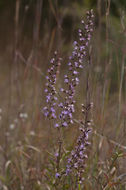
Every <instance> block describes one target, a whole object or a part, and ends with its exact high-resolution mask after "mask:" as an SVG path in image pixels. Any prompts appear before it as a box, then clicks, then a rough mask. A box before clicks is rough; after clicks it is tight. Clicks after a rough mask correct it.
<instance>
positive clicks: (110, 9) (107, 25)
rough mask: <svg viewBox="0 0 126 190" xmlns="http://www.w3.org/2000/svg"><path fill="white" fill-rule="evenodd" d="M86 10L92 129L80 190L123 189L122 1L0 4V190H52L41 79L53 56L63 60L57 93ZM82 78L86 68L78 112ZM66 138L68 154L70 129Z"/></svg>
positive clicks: (5, 0) (52, 143)
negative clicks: (91, 17) (91, 26)
mask: <svg viewBox="0 0 126 190" xmlns="http://www.w3.org/2000/svg"><path fill="white" fill-rule="evenodd" d="M89 9H93V10H94V13H95V30H94V34H93V40H92V43H91V44H92V45H91V49H92V65H91V77H90V89H91V100H92V101H93V103H94V109H93V115H92V117H93V121H94V124H93V134H92V138H91V139H92V140H91V141H92V145H91V147H90V154H89V158H88V161H87V169H86V173H87V174H85V175H86V176H87V177H86V182H85V190H92V189H96V190H98V189H99V190H101V189H104V190H105V189H112V190H114V189H117V190H119V189H120V190H125V189H126V1H125V0H62V1H60V0H11V1H10V0H0V92H1V94H0V189H1V190H22V189H25V190H28V189H29V190H32V189H34V190H39V189H40V190H41V189H42V190H46V189H51V188H50V187H49V184H48V178H46V177H45V176H46V170H47V166H48V165H49V156H50V154H49V152H52V153H53V152H54V151H55V149H56V142H57V134H56V132H55V130H53V129H51V127H50V123H49V122H48V121H47V120H45V118H44V116H43V114H42V113H41V109H42V107H43V106H44V101H45V97H44V93H43V89H44V84H45V81H46V80H45V75H46V71H47V68H48V67H49V60H50V58H51V57H52V54H53V52H54V51H55V50H57V49H58V51H59V52H60V55H61V56H62V57H64V59H65V61H64V62H63V63H62V65H61V74H60V77H59V78H58V85H59V87H60V86H62V82H63V80H62V79H63V75H64V74H65V72H66V71H67V67H66V63H67V57H68V56H69V55H70V53H71V51H72V43H73V41H74V40H75V39H76V37H77V30H78V28H79V27H80V21H81V18H82V17H83V16H85V13H86V11H87V10H89ZM85 64H86V63H85ZM85 79H86V69H85V70H84V71H83V73H82V74H81V83H80V87H78V90H77V94H76V98H77V100H78V104H77V110H78V112H79V110H80V103H81V102H82V100H83V99H84V97H85V90H84V86H85ZM65 136H66V139H65V141H66V143H67V145H68V147H71V146H72V145H73V144H74V142H75V139H76V138H77V127H73V128H71V129H69V130H67V132H66V135H65ZM52 189H53V188H52ZM60 189H61V188H60ZM64 189H70V188H67V186H66V187H64ZM72 189H73V188H72V187H71V190H72Z"/></svg>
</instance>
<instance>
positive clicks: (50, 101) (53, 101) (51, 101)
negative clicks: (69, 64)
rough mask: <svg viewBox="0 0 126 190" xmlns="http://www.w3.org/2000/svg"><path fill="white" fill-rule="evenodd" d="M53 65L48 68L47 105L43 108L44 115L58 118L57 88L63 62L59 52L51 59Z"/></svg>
mask: <svg viewBox="0 0 126 190" xmlns="http://www.w3.org/2000/svg"><path fill="white" fill-rule="evenodd" d="M50 63H51V67H50V68H49V69H48V75H47V76H46V79H47V83H46V88H45V93H46V103H47V106H46V107H44V108H43V112H44V115H45V116H46V117H48V118H50V119H56V118H57V116H56V105H57V93H56V89H55V84H56V79H57V74H58V68H59V66H60V64H61V58H59V57H58V54H57V52H55V53H54V58H52V59H51V61H50Z"/></svg>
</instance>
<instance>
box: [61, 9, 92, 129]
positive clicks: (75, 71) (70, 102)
mask: <svg viewBox="0 0 126 190" xmlns="http://www.w3.org/2000/svg"><path fill="white" fill-rule="evenodd" d="M93 18H94V15H93V10H91V11H87V22H86V23H84V21H83V20H82V22H81V23H82V25H83V29H79V30H78V35H79V42H77V41H74V44H73V45H74V50H73V52H72V56H70V57H69V62H68V67H69V69H68V70H69V72H68V74H67V75H65V76H64V83H65V84H66V85H65V88H64V89H63V88H61V89H60V91H61V93H63V95H64V96H65V100H64V101H63V102H62V103H60V104H59V107H60V108H61V113H60V115H59V118H60V121H61V123H62V126H64V127H67V126H68V125H69V124H70V123H73V112H74V111H75V109H74V105H75V100H74V95H75V89H76V86H77V85H78V84H79V73H80V69H82V68H83V60H84V58H85V56H86V54H87V50H88V49H87V48H88V45H89V42H90V40H91V35H92V32H93ZM64 96H63V97H64Z"/></svg>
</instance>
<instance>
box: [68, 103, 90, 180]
mask: <svg viewBox="0 0 126 190" xmlns="http://www.w3.org/2000/svg"><path fill="white" fill-rule="evenodd" d="M92 106H93V104H92V103H90V104H88V105H87V106H84V105H83V104H82V110H81V111H82V114H83V118H84V121H80V123H79V124H80V125H81V128H80V129H79V130H80V136H79V137H78V139H77V145H76V146H75V148H74V150H73V151H72V152H71V155H70V157H69V158H68V163H67V166H66V175H69V174H70V173H71V172H72V171H73V170H76V172H75V174H76V177H77V179H78V182H79V183H82V181H83V180H84V178H83V177H82V176H83V173H84V170H85V166H86V164H85V161H86V158H88V156H87V146H88V145H89V144H90V143H89V141H88V138H89V133H90V132H91V130H92V129H91V128H89V126H90V124H91V120H88V117H89V111H90V109H91V108H92Z"/></svg>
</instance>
